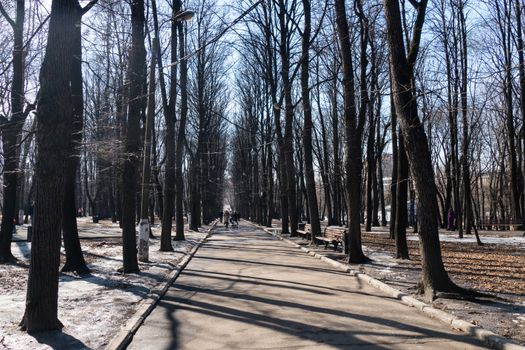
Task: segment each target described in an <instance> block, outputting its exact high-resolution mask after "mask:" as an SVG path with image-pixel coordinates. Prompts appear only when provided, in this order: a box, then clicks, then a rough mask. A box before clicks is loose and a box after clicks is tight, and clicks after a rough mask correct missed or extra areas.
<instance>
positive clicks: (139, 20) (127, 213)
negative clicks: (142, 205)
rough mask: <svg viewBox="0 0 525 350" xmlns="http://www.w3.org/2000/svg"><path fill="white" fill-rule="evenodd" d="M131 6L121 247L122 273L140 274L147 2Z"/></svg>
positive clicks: (136, 0)
mask: <svg viewBox="0 0 525 350" xmlns="http://www.w3.org/2000/svg"><path fill="white" fill-rule="evenodd" d="M130 6H131V28H132V29H131V41H132V47H131V53H130V58H129V59H130V62H129V72H128V76H129V78H128V81H129V107H128V123H127V130H126V143H125V158H124V161H123V171H122V188H123V189H125V191H123V192H122V245H123V261H124V266H123V272H124V273H132V272H137V271H139V266H138V261H137V242H136V237H135V223H136V206H137V180H138V171H137V168H138V157H139V150H140V114H141V108H142V104H143V103H142V99H143V96H144V91H143V90H144V81H145V76H144V66H145V65H146V48H145V46H144V23H145V18H144V0H133V1H132V2H131V4H130Z"/></svg>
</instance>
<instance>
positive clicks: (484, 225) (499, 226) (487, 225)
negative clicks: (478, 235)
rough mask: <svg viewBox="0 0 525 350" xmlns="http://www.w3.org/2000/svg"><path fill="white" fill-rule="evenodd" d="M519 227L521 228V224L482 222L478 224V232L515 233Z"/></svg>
mask: <svg viewBox="0 0 525 350" xmlns="http://www.w3.org/2000/svg"><path fill="white" fill-rule="evenodd" d="M521 227H523V223H522V222H509V221H497V220H495V221H491V220H484V221H481V222H480V223H479V228H480V230H495V231H507V230H508V231H517V230H519V229H520V228H521Z"/></svg>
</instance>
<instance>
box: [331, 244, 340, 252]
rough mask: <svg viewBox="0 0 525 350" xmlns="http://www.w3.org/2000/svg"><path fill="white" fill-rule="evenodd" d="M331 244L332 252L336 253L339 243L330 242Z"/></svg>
mask: <svg viewBox="0 0 525 350" xmlns="http://www.w3.org/2000/svg"><path fill="white" fill-rule="evenodd" d="M332 244H333V245H334V252H336V251H337V246H338V245H339V242H337V241H334V242H332Z"/></svg>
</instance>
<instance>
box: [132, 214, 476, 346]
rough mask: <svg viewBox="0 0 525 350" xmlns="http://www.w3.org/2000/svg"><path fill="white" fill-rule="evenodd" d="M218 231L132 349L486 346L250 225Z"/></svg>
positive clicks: (187, 269) (160, 306)
mask: <svg viewBox="0 0 525 350" xmlns="http://www.w3.org/2000/svg"><path fill="white" fill-rule="evenodd" d="M214 232H215V233H214V234H213V236H211V237H210V238H209V239H208V240H207V241H206V242H205V243H204V244H203V245H202V246H201V248H200V249H199V250H198V251H197V253H196V254H195V256H194V257H193V258H192V260H191V261H190V262H189V264H188V265H187V266H186V268H185V269H184V271H183V272H182V273H181V274H180V276H179V277H178V279H177V280H176V281H175V283H174V284H173V285H172V287H171V288H170V289H169V290H168V292H167V293H166V295H165V297H164V298H163V299H162V300H161V301H160V302H159V304H158V305H157V307H156V308H155V309H154V310H153V312H152V313H151V314H150V315H149V316H148V317H147V318H146V320H145V322H144V323H143V325H142V326H141V327H140V328H139V329H138V331H137V333H136V334H135V336H134V338H133V340H132V342H131V344H130V345H129V347H128V349H141V350H142V349H199V350H201V349H439V350H443V349H447V350H448V349H450V350H455V349H465V350H471V349H486V347H484V346H482V345H481V344H480V343H479V342H478V341H476V340H473V339H472V338H469V337H467V336H465V335H463V334H460V333H458V332H455V331H453V330H451V329H450V328H449V327H448V326H446V325H444V324H442V323H440V322H439V321H437V320H434V319H431V318H429V317H427V316H425V315H423V314H421V313H419V312H418V311H417V310H415V309H413V308H410V307H408V306H406V305H403V304H401V303H400V302H398V301H397V300H396V299H393V298H391V297H389V296H387V295H385V294H383V293H382V292H380V291H378V290H376V289H375V288H373V287H371V286H368V285H362V284H360V282H359V280H358V279H356V278H355V277H352V276H349V275H348V274H346V273H344V272H342V271H340V270H337V269H336V268H334V267H332V266H330V265H327V264H325V263H323V262H321V261H320V260H318V259H316V258H313V257H311V256H309V255H307V254H305V253H303V252H302V251H300V250H298V249H297V248H294V247H292V246H291V245H289V244H287V243H286V242H283V241H280V240H278V239H276V238H274V237H272V236H270V235H268V234H267V233H265V232H264V231H262V230H260V229H258V228H256V227H254V226H252V225H250V224H247V223H242V224H241V225H240V227H239V228H238V229H230V230H226V229H225V228H222V227H221V228H219V229H216V230H215V231H214Z"/></svg>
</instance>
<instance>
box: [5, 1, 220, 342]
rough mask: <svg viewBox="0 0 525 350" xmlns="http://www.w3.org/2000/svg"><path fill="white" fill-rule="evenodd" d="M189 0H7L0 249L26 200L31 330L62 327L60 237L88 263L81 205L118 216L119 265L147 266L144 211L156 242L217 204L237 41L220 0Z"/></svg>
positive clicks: (129, 268)
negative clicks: (232, 45)
mask: <svg viewBox="0 0 525 350" xmlns="http://www.w3.org/2000/svg"><path fill="white" fill-rule="evenodd" d="M185 6H186V7H188V8H192V9H193V11H187V10H185V8H184V7H183V4H182V3H181V1H177V0H176V1H155V0H151V1H144V0H133V1H130V2H129V3H125V2H121V1H118V0H114V1H101V2H99V1H98V0H92V1H89V2H87V3H85V4H83V6H82V4H81V3H80V1H78V0H75V1H69V0H53V1H52V2H51V7H50V8H46V7H45V6H44V5H42V4H36V3H34V2H31V1H24V0H18V1H16V2H13V3H9V4H4V3H1V4H0V13H1V15H2V20H3V21H2V22H1V25H2V27H3V28H5V29H7V28H10V29H11V32H9V31H3V33H4V34H2V35H3V36H2V40H3V41H4V42H5V43H6V45H5V46H3V48H2V50H3V51H2V55H4V57H8V56H7V54H8V53H9V52H10V54H11V58H10V59H6V60H2V67H1V68H2V73H1V77H2V81H3V83H4V85H3V86H2V89H1V91H2V95H1V98H2V99H1V101H2V103H1V106H2V109H3V113H2V115H3V116H2V117H3V120H2V141H3V147H4V151H3V160H4V162H3V183H4V191H3V205H2V226H1V231H0V237H1V239H0V260H1V262H2V263H6V262H12V261H14V260H15V258H14V256H13V255H12V253H11V241H12V232H13V225H14V223H15V222H16V220H18V217H19V215H18V212H19V210H20V209H21V210H25V211H26V212H27V213H30V214H31V215H32V218H33V220H32V226H33V241H32V250H31V251H32V254H31V265H30V269H29V280H28V291H27V303H26V310H25V314H24V317H23V320H22V322H21V326H22V328H23V329H25V330H27V331H28V332H36V331H41V330H47V329H57V328H61V327H62V325H61V323H60V321H59V320H58V317H57V306H58V305H57V298H58V276H59V263H60V245H61V242H62V239H63V244H64V247H65V251H66V263H65V265H64V266H63V267H62V271H74V272H76V273H79V274H85V273H89V268H88V266H87V265H86V263H85V261H84V258H83V253H82V249H81V245H80V241H79V235H78V228H77V221H76V217H77V216H78V215H84V214H90V215H92V216H93V218H94V221H97V220H98V219H104V218H107V219H112V220H113V221H114V222H117V221H118V222H119V224H120V225H121V227H122V232H123V234H122V238H123V266H122V272H124V273H132V272H137V271H138V270H139V265H138V254H137V240H136V225H137V223H138V221H139V220H140V219H149V220H150V222H151V223H153V222H154V220H155V219H156V218H157V217H158V218H160V220H161V237H160V238H161V247H160V249H161V250H162V251H171V250H173V247H172V243H171V241H172V230H173V229H174V231H175V232H174V233H175V235H174V237H173V238H174V239H176V240H184V238H185V237H184V222H185V220H186V221H189V226H190V228H191V229H198V227H200V226H201V225H202V223H203V222H204V223H209V222H210V221H212V220H213V219H214V218H215V217H216V216H217V213H218V212H219V211H221V210H222V196H223V186H222V183H223V180H224V174H225V168H226V161H227V158H226V133H227V132H226V123H225V120H226V119H227V118H226V113H227V111H228V101H229V92H228V89H227V88H226V78H227V74H226V70H227V69H228V66H227V64H228V62H227V60H226V58H227V56H228V54H229V51H228V49H227V47H226V46H225V43H224V42H222V41H219V40H218V39H219V37H220V34H221V32H222V31H223V30H224V24H223V23H222V22H221V19H222V17H221V16H222V15H223V14H221V13H220V8H219V7H218V6H217V5H216V4H215V3H214V2H211V1H199V2H197V1H196V2H194V3H191V4H190V3H187V4H185ZM26 12H27V13H26ZM194 14H195V15H196V16H195V20H193V21H192V22H188V24H185V21H186V20H188V19H190V18H191V17H193V15H194ZM28 18H29V19H30V20H29V21H28V22H29V23H28V22H26V20H27V19H28ZM11 36H12V37H14V41H13V44H12V45H10V44H8V43H9V39H10V37H11ZM213 38H215V39H213ZM34 71H36V72H38V71H39V75H38V81H36V80H35V79H36V77H37V75H35V73H34ZM31 101H36V103H32V102H31ZM157 102H159V103H157ZM31 212H32V213H31ZM173 219H174V221H173ZM172 226H174V227H172ZM146 256H147V255H146ZM141 257H142V255H141Z"/></svg>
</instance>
